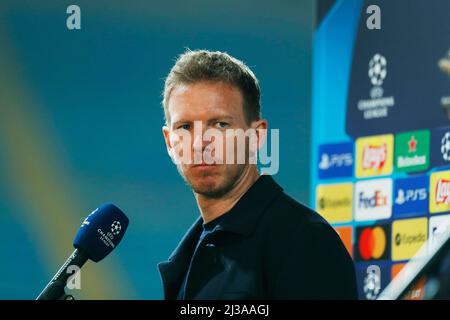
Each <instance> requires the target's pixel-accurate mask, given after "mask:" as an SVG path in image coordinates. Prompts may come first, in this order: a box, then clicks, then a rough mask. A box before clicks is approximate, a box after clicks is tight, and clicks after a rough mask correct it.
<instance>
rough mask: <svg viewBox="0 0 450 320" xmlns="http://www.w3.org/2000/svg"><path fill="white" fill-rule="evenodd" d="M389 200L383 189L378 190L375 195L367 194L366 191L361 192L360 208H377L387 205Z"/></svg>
mask: <svg viewBox="0 0 450 320" xmlns="http://www.w3.org/2000/svg"><path fill="white" fill-rule="evenodd" d="M387 202H388V199H387V195H386V194H385V193H383V191H382V190H376V191H375V192H374V193H373V195H365V194H364V192H360V193H359V207H360V208H376V207H381V206H386V205H387Z"/></svg>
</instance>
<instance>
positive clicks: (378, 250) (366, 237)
mask: <svg viewBox="0 0 450 320" xmlns="http://www.w3.org/2000/svg"><path fill="white" fill-rule="evenodd" d="M389 234H390V225H389V224H380V225H376V226H367V227H357V228H356V237H357V242H356V246H357V247H356V248H355V250H354V251H355V253H356V256H355V257H356V260H357V261H369V260H384V259H387V258H388V257H389V243H390V237H389Z"/></svg>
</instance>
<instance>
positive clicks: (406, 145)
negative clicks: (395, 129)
mask: <svg viewBox="0 0 450 320" xmlns="http://www.w3.org/2000/svg"><path fill="white" fill-rule="evenodd" d="M429 154H430V131H429V130H422V131H413V132H406V133H400V134H397V135H396V136H395V157H394V159H395V168H396V171H398V172H417V171H425V170H427V169H428V167H429Z"/></svg>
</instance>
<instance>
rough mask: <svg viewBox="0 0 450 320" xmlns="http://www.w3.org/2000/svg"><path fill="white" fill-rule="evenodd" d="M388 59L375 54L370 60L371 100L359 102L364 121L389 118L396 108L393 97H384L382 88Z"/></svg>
mask: <svg viewBox="0 0 450 320" xmlns="http://www.w3.org/2000/svg"><path fill="white" fill-rule="evenodd" d="M387 74H388V72H387V59H386V57H384V56H383V55H382V54H380V53H375V54H374V55H373V57H372V58H371V59H370V60H369V69H368V76H369V80H370V83H371V84H372V88H371V89H370V98H369V99H362V100H359V101H358V106H357V107H358V110H359V111H361V112H362V115H363V119H364V120H369V119H378V118H386V117H388V116H389V109H391V108H393V107H394V106H395V99H394V97H393V96H384V89H383V87H382V85H383V83H384V81H385V80H386V77H387Z"/></svg>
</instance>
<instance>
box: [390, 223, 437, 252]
mask: <svg viewBox="0 0 450 320" xmlns="http://www.w3.org/2000/svg"><path fill="white" fill-rule="evenodd" d="M427 223H428V219H427V218H416V219H406V220H397V221H394V222H393V224H392V244H393V245H392V260H394V261H399V260H408V259H411V258H412V257H413V256H414V255H415V254H416V253H417V252H418V251H419V249H420V248H421V247H422V245H423V244H424V243H425V242H426V241H427V237H428V224H427Z"/></svg>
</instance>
